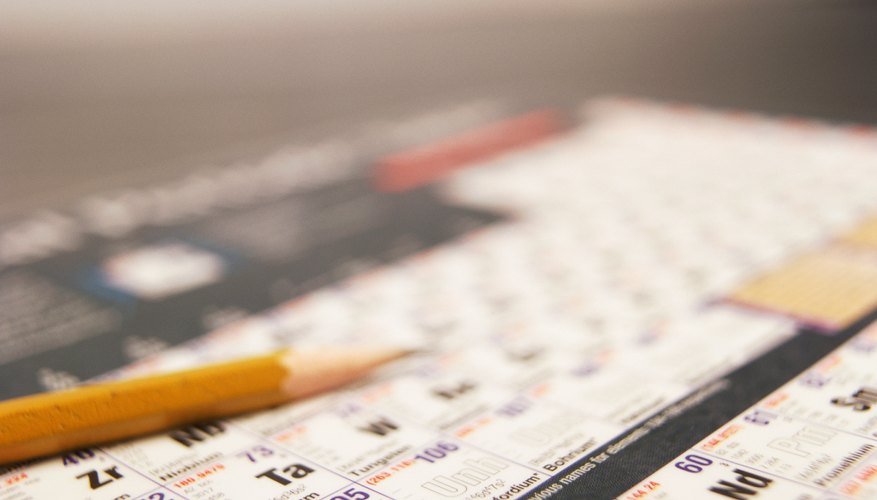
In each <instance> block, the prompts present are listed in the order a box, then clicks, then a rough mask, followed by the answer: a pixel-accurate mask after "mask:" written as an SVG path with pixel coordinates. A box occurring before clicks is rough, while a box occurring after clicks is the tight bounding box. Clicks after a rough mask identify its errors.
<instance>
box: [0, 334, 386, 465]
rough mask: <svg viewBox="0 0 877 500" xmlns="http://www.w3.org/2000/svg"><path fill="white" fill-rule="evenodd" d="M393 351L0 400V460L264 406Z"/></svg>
mask: <svg viewBox="0 0 877 500" xmlns="http://www.w3.org/2000/svg"><path fill="white" fill-rule="evenodd" d="M400 355H402V353H401V352H400V351H389V350H372V351H359V350H355V349H336V350H327V351H325V352H317V353H316V354H302V353H299V352H296V351H281V352H279V353H275V354H270V355H265V356H259V357H255V358H248V359H244V360H240V361H232V362H229V363H222V364H217V365H212V366H206V367H203V368H196V369H193V370H187V371H182V372H176V373H169V374H163V375H155V376H151V377H145V378H139V379H133V380H125V381H119V382H109V383H101V384H95V385H86V386H82V387H78V388H74V389H70V390H67V391H60V392H55V393H46V394H38V395H34V396H27V397H23V398H19V399H15V400H11V401H6V402H0V463H5V462H10V461H16V460H24V459H27V458H33V457H38V456H43V455H48V454H52V453H58V452H60V451H64V450H69V449H73V448H77V447H82V446H89V445H93V444H98V443H104V442H109V441H115V440H119V439H122V438H127V437H132V436H137V435H142V434H149V433H153V432H157V431H161V430H164V429H168V428H171V427H174V426H178V425H181V424H186V423H192V422H197V421H199V420H207V419H212V418H218V417H227V416H232V415H236V414H240V413H244V412H247V411H252V410H257V409H260V408H265V407H269V406H273V405H277V404H279V403H283V402H285V401H289V400H292V399H297V398H299V397H303V396H306V395H310V394H313V393H316V392H320V391H322V390H326V389H329V388H332V387H336V386H339V385H341V384H344V383H347V382H350V381H351V380H353V379H355V378H357V377H360V376H362V375H365V374H366V373H367V372H368V371H370V370H371V369H372V368H374V367H376V366H378V365H379V364H381V363H384V362H386V361H389V360H391V359H395V358H396V357H398V356H400Z"/></svg>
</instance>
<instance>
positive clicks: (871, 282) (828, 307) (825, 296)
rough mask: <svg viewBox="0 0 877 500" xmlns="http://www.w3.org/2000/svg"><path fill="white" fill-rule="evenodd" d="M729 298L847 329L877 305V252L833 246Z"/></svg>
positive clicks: (746, 286) (819, 323)
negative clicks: (846, 327)
mask: <svg viewBox="0 0 877 500" xmlns="http://www.w3.org/2000/svg"><path fill="white" fill-rule="evenodd" d="M729 299H730V300H731V301H733V302H736V303H740V304H744V305H747V306H750V307H755V308H758V309H764V310H769V311H775V312H780V313H783V314H787V315H789V316H792V317H794V318H796V319H799V320H801V321H803V322H805V323H808V324H810V325H812V326H816V327H820V328H824V329H832V330H833V329H838V328H843V327H844V326H847V325H849V324H850V323H851V322H853V321H855V320H857V319H859V318H861V317H862V316H864V315H865V314H867V313H868V312H870V311H871V310H873V309H874V308H875V307H877V252H875V251H874V250H873V249H866V248H856V247H851V246H841V245H834V246H829V247H826V248H825V249H822V250H818V251H816V252H813V253H810V254H807V255H804V256H802V257H799V258H797V259H795V260H793V261H791V262H789V263H788V264H785V265H783V266H782V267H780V268H779V269H777V270H775V271H771V272H769V273H767V274H765V275H763V276H761V277H759V278H757V279H755V280H753V281H750V282H749V283H747V284H745V285H744V286H743V287H741V288H740V289H738V290H737V291H735V292H733V293H732V294H731V295H730V297H729Z"/></svg>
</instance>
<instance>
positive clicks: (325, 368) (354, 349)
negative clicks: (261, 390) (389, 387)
mask: <svg viewBox="0 0 877 500" xmlns="http://www.w3.org/2000/svg"><path fill="white" fill-rule="evenodd" d="M411 352H412V350H411V349H406V348H397V347H379V346H355V345H352V346H337V347H320V348H315V349H313V350H311V349H301V350H299V349H292V350H289V351H287V352H286V353H284V354H283V357H282V363H283V365H284V366H285V367H286V368H287V369H288V370H289V377H288V378H287V379H286V381H285V383H284V387H283V390H284V392H285V393H286V394H288V395H289V397H290V398H291V399H297V398H302V397H305V396H310V395H313V394H317V393H320V392H323V391H326V390H329V389H333V388H336V387H340V386H342V385H344V384H348V383H350V382H353V381H355V380H357V379H360V378H362V377H364V376H366V375H368V374H369V373H370V372H371V371H372V370H374V369H375V368H377V367H379V366H381V365H383V364H386V363H389V362H390V361H394V360H397V359H399V358H402V357H404V356H406V355H408V354H410V353H411Z"/></svg>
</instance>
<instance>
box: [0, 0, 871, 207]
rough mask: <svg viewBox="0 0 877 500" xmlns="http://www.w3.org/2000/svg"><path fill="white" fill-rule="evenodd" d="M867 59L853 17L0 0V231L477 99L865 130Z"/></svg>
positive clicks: (545, 4) (738, 10) (820, 10)
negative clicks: (44, 209) (49, 212)
mask: <svg viewBox="0 0 877 500" xmlns="http://www.w3.org/2000/svg"><path fill="white" fill-rule="evenodd" d="M875 48H877V3H875V2H857V1H801V2H790V1H784V0H764V1H758V2H755V1H743V0H741V1H728V2H720V1H714V0H700V1H683V0H674V1H667V2H651V1H645V0H639V1H634V0H619V1H609V0H592V1H536V0H531V1H517V2H513V1H506V0H482V1H478V2H472V1H462V0H454V1H450V0H449V1H441V2H438V1H436V2H419V1H401V0H392V1H390V0H388V1H378V0H361V1H349V2H342V1H339V0H323V1H318V0H310V1H302V0H299V1H295V2H290V1H280V0H252V1H246V2H244V1H241V2H224V3H221V2H215V1H208V0H153V1H149V2H136V3H135V2H120V1H116V0H95V1H92V2H61V1H57V2H53V1H45V0H0V219H2V218H6V217H10V216H12V215H14V214H18V213H20V212H23V211H26V210H31V209H33V208H36V207H39V206H42V205H47V204H51V205H54V204H60V203H64V202H66V201H69V200H71V199H72V198H75V197H78V196H80V195H82V194H84V193H89V192H93V191H96V190H103V189H107V188H112V187H120V186H123V185H127V184H132V183H141V182H145V181H150V180H159V179H161V178H165V177H169V176H175V175H179V173H180V172H181V171H184V170H185V169H187V168H193V167H196V166H200V165H203V164H204V163H205V162H210V161H214V160H215V159H216V158H229V157H234V156H235V155H240V154H245V153H246V152H247V151H270V150H271V149H273V148H275V147H277V146H279V145H280V144H282V143H283V142H287V141H289V140H290V139H291V138H299V137H318V136H320V135H325V134H332V133H335V132H336V131H339V130H343V129H344V128H345V127H348V126H350V125H351V124H353V123H357V122H361V121H362V120H365V119H366V118H368V117H375V116H396V115H399V114H400V113H406V112H408V111H412V112H416V111H417V110H418V109H425V108H429V107H431V106H441V105H442V104H445V103H447V104H450V103H453V102H455V101H456V100H462V99H470V98H477V97H481V96H491V95H517V94H526V95H530V96H536V97H546V98H550V97H553V96H565V97H572V96H577V97H578V96H580V97H586V96H589V95H595V94H603V93H612V94H618V93H624V94H632V95H637V96H647V97H657V98H671V99H681V100H686V101H691V102H694V103H704V104H712V105H719V106H734V107H744V108H751V109H755V110H762V111H767V112H772V113H793V114H800V115H808V116H814V117H821V118H829V119H835V120H849V121H857V122H877V54H875V51H874V49H875Z"/></svg>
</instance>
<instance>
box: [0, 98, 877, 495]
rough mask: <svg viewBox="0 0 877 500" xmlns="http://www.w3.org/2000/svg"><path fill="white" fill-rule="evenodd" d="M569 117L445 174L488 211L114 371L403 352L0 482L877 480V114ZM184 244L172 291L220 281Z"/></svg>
mask: <svg viewBox="0 0 877 500" xmlns="http://www.w3.org/2000/svg"><path fill="white" fill-rule="evenodd" d="M576 113H577V116H578V117H579V118H581V119H577V120H574V122H573V123H574V125H573V126H571V127H569V128H567V129H565V130H564V131H563V132H562V133H558V134H555V135H553V136H551V137H550V138H547V139H545V140H541V141H540V142H538V143H537V144H534V145H529V146H528V147H526V148H519V149H516V150H514V151H510V152H506V153H503V154H498V155H493V156H491V157H490V158H484V159H481V160H479V161H478V162H477V163H475V164H471V165H468V166H467V168H465V169H457V170H454V171H453V172H450V173H449V174H448V175H446V176H445V177H444V178H443V179H441V180H440V181H438V182H437V183H435V184H434V185H433V186H432V187H431V188H430V189H434V191H435V195H436V196H437V197H438V198H439V199H441V200H443V202H444V203H448V204H449V205H452V206H454V207H463V209H465V210H468V211H469V212H467V213H478V214H481V213H487V214H500V215H501V217H498V218H496V219H491V220H490V221H489V222H486V223H479V224H472V223H471V218H470V219H467V218H466V217H463V218H462V219H461V222H459V224H458V225H460V226H461V228H460V230H459V231H457V232H455V233H454V235H453V237H449V238H447V239H444V240H443V241H441V242H439V243H438V244H436V245H433V246H431V247H430V248H427V249H424V250H422V251H418V252H415V253H413V254H410V255H407V256H405V257H404V258H400V259H396V260H394V261H392V262H387V263H384V264H382V265H377V266H368V267H367V268H366V269H364V270H363V271H362V272H357V273H354V274H353V275H351V276H350V277H349V278H346V279H344V280H341V281H339V282H335V283H331V284H328V285H325V286H319V287H315V288H314V289H313V290H310V291H308V292H307V293H305V294H302V295H299V296H297V297H295V298H293V299H291V300H288V301H285V302H282V303H280V304H278V305H275V306H272V307H270V308H268V309H267V310H264V311H261V312H258V313H253V314H247V315H244V316H241V317H235V318H234V320H233V321H229V322H226V323H224V324H222V325H221V326H218V327H217V328H215V329H213V330H211V331H210V332H209V333H207V334H206V335H204V336H201V337H199V338H196V339H194V340H190V341H186V342H183V343H181V344H179V345H176V346H174V347H170V348H162V349H161V350H160V352H158V353H156V354H151V355H147V356H144V357H142V358H140V359H139V360H138V361H136V362H134V363H132V364H130V365H128V366H126V367H123V368H120V369H116V370H114V371H112V372H110V373H108V374H105V375H102V376H101V377H100V378H113V377H129V376H136V375H139V374H145V373H152V372H156V371H164V370H173V369H178V368H183V367H187V366H192V365H197V364H202V363H207V362H211V361H217V360H222V359H228V358H230V357H234V356H241V355H247V354H256V353H262V352H265V351H269V350H272V349H277V348H281V347H284V346H288V345H321V344H334V343H369V344H375V343H385V344H392V345H405V346H411V347H416V348H417V349H418V351H417V353H416V354H414V355H412V356H410V357H408V358H406V359H404V360H401V361H399V362H396V363H394V364H391V365H388V366H386V367H385V368H383V369H381V370H379V371H378V372H377V373H376V374H375V375H374V376H373V377H371V378H369V379H368V380H364V381H362V382H361V383H358V384H355V385H354V386H351V387H348V388H346V389H344V390H342V391H337V392H335V393H332V394H328V395H324V396H320V397H316V398H311V399H308V400H305V401H301V402H296V403H293V404H289V405H284V406H281V407H278V408H274V409H270V410H267V411H263V412H258V413H255V414H249V415H245V416H241V417H238V418H233V419H227V420H219V421H213V422H203V423H198V424H194V425H191V426H186V427H183V428H180V429H174V430H171V431H168V432H166V433H161V434H156V435H152V436H147V437H144V438H140V439H136V440H132V441H127V442H122V443H115V444H111V445H107V446H101V447H95V448H88V449H83V450H77V451H73V452H70V453H67V454H65V455H63V456H58V457H50V458H46V459H41V460H34V461H29V462H26V463H22V464H13V465H8V466H6V467H5V468H3V469H0V500H24V499H57V498H84V499H85V498H89V499H91V498H93V499H104V498H106V499H121V498H128V499H144V500H145V499H149V500H171V499H198V500H218V499H225V498H228V499H266V500H267V499H272V500H280V499H283V500H293V499H295V500H301V499H309V500H310V499H317V498H325V499H332V500H342V499H343V500H364V499H383V498H396V499H429V498H438V499H446V498H460V499H470V500H476V499H509V498H524V497H530V498H609V497H619V498H624V499H641V498H661V499H677V498H678V499H690V498H723V497H724V498H735V499H744V498H758V499H762V498H783V499H788V498H799V499H823V498H824V499H841V498H875V497H877V410H874V409H872V408H873V407H874V406H875V405H877V368H875V367H877V363H875V361H877V326H871V327H868V326H867V324H866V323H867V318H868V315H869V314H870V313H871V312H872V311H873V310H874V309H875V307H877V223H875V221H877V219H875V218H874V216H875V215H877V132H875V131H874V130H871V129H869V128H866V127H854V126H846V125H829V124H823V123H818V122H812V121H806V120H797V119H780V118H773V117H765V116H760V115H756V114H751V113H744V112H726V111H713V110H706V109H702V108H696V107H690V106H683V105H674V104H659V103H653V102H646V101H638V100H629V99H600V100H593V101H589V102H587V103H585V104H584V105H582V106H581V107H580V109H578V110H577V111H576ZM467 221H468V222H469V225H468V226H467V225H466V224H467ZM175 245H176V244H165V246H163V247H161V252H165V253H167V252H170V253H171V254H173V255H175V256H177V257H178V258H180V259H182V260H186V261H187V262H189V263H190V264H191V269H193V271H192V272H191V274H185V273H184V274H183V275H184V278H183V281H184V282H183V283H182V284H181V285H180V286H181V287H183V288H186V287H189V288H191V287H198V286H206V284H207V283H210V282H212V281H215V280H218V279H219V278H218V277H217V276H218V275H217V274H216V273H218V272H220V271H219V270H220V269H221V266H220V267H217V265H218V264H217V262H218V261H217V260H211V258H210V257H208V256H207V254H209V253H210V252H207V251H204V252H202V251H201V250H198V249H196V250H193V249H192V247H186V246H185V245H183V246H182V247H181V246H175ZM153 250H154V249H153ZM151 251H152V250H149V251H147V252H146V253H143V252H142V251H141V252H140V253H136V252H135V253H128V254H126V258H127V259H134V260H135V261H136V262H139V263H140V264H143V263H144V262H147V263H152V262H154V261H155V259H154V257H155V256H154V255H153V254H151V253H149V252H151ZM125 262H126V261H125V260H120V259H116V260H114V261H113V263H114V265H118V266H121V268H120V269H123V270H124V269H125V267H124V266H125ZM157 262H159V263H160V262H161V259H158V261H157ZM114 269H115V268H114ZM118 276H120V278H118V279H117V280H116V281H115V282H114V285H115V286H117V288H118V287H122V288H124V287H127V289H128V290H129V291H130V290H131V289H132V288H135V289H136V290H137V291H138V292H139V293H141V294H142V295H145V296H147V297H158V296H160V295H162V294H173V293H177V292H176V291H175V290H170V291H169V290H168V289H167V288H163V286H162V283H153V282H151V281H150V278H149V277H138V276H136V275H125V273H124V272H121V274H118ZM177 276H178V275H177ZM16 279H24V278H22V277H21V276H20V275H19V276H17V277H16ZM0 290H2V288H0ZM863 318H865V319H863ZM872 319H873V318H872ZM863 322H864V323H863ZM800 346H804V347H800ZM147 347H148V346H147ZM789 353H791V354H789ZM800 353H804V354H800ZM55 374H56V375H58V374H57V373H55ZM735 374H736V375H735ZM59 376H62V378H63V373H62V374H60V375H59ZM741 380H743V381H748V382H747V383H748V385H746V384H743V385H740V383H739V381H741ZM761 380H763V381H764V382H763V383H760V382H759V381H761ZM772 381H773V382H772ZM771 384H773V385H771ZM741 387H742V388H741ZM729 401H730V403H728V404H726V406H723V407H722V408H723V410H722V411H718V410H715V408H717V406H716V405H719V402H725V403H727V402H729ZM725 403H722V404H725ZM711 412H712V413H711ZM717 412H718V413H717ZM722 412H724V413H722ZM673 429H677V430H678V429H683V431H684V432H681V433H680V432H677V431H674V430H673ZM686 429H687V430H686ZM673 432H676V433H675V434H673Z"/></svg>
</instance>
